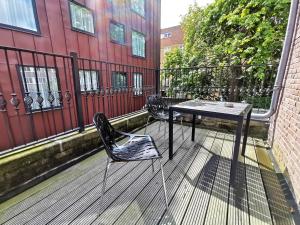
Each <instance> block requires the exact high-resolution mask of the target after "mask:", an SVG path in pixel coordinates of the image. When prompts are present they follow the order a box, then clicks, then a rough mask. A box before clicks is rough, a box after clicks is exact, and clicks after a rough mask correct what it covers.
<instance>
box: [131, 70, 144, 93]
mask: <svg viewBox="0 0 300 225" xmlns="http://www.w3.org/2000/svg"><path fill="white" fill-rule="evenodd" d="M133 87H134V94H135V95H142V94H143V74H141V73H134V74H133Z"/></svg>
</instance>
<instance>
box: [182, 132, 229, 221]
mask: <svg viewBox="0 0 300 225" xmlns="http://www.w3.org/2000/svg"><path fill="white" fill-rule="evenodd" d="M220 135H222V134H218V136H217V138H216V139H217V141H215V142H214V146H213V147H212V148H211V149H209V148H205V151H207V152H208V158H207V162H206V165H205V167H204V168H203V170H202V173H201V175H200V177H199V179H198V182H197V184H196V186H195V189H194V193H193V195H192V198H191V201H190V203H189V206H188V208H187V210H186V212H185V216H184V218H183V220H182V224H186V225H188V224H203V223H204V220H205V215H206V212H207V207H208V204H209V201H210V197H211V192H212V188H213V183H214V178H215V175H216V173H217V168H218V163H219V156H218V154H220V152H221V150H222V144H223V139H224V134H223V135H222V136H220ZM220 137H221V139H220Z"/></svg>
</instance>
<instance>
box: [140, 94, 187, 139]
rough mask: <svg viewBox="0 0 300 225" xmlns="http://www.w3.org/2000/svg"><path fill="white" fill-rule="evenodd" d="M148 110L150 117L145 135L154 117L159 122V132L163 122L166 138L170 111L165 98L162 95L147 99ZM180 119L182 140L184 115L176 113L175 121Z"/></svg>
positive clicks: (151, 96) (174, 114)
mask: <svg viewBox="0 0 300 225" xmlns="http://www.w3.org/2000/svg"><path fill="white" fill-rule="evenodd" d="M146 109H147V110H148V112H149V116H148V120H147V124H146V127H145V132H144V134H146V131H147V127H148V125H149V121H150V118H151V117H153V118H154V119H156V120H159V127H158V130H160V127H161V122H164V137H165V136H166V126H167V124H166V122H168V121H169V110H168V105H167V104H166V102H165V101H164V100H163V98H162V97H161V96H160V95H149V96H148V97H147V102H146ZM178 118H180V123H181V137H182V139H184V132H183V124H182V120H183V115H182V114H181V113H178V112H174V113H173V120H177V119H178Z"/></svg>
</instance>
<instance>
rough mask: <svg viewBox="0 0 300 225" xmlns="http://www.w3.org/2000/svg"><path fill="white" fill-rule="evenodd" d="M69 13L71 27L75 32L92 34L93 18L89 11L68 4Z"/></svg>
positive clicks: (79, 6)
mask: <svg viewBox="0 0 300 225" xmlns="http://www.w3.org/2000/svg"><path fill="white" fill-rule="evenodd" d="M70 13H71V22H72V27H73V28H74V29H76V30H80V31H84V32H87V33H90V34H94V33H95V30H94V18H93V13H92V11H91V10H89V9H87V8H85V7H83V6H81V5H79V4H77V3H75V2H70Z"/></svg>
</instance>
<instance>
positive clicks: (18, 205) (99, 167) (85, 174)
mask: <svg viewBox="0 0 300 225" xmlns="http://www.w3.org/2000/svg"><path fill="white" fill-rule="evenodd" d="M148 131H149V132H150V133H151V134H155V133H156V131H157V125H156V124H154V123H152V124H150V125H149V127H148ZM142 132H143V130H140V131H138V132H137V133H142ZM104 155H105V151H102V152H100V153H98V154H96V155H93V156H91V157H89V158H88V159H86V160H83V161H82V162H80V163H78V164H76V165H74V166H72V167H70V168H68V169H66V170H65V171H64V172H63V173H59V174H57V175H55V176H53V177H52V178H51V179H47V180H46V181H44V182H42V183H40V184H38V185H36V186H35V187H33V188H31V189H29V190H27V191H24V192H23V193H21V194H20V195H18V198H17V199H16V198H13V199H11V200H8V201H7V202H5V207H4V206H3V204H1V209H0V213H1V212H4V211H5V213H3V216H2V217H1V222H2V223H4V222H6V221H8V220H10V219H12V218H13V217H15V216H17V215H19V214H21V213H23V212H24V211H26V210H28V209H29V208H31V207H32V206H33V205H35V204H37V203H39V202H40V201H42V200H43V199H45V198H47V197H51V198H55V197H52V196H53V194H54V195H55V194H57V193H56V192H63V193H66V191H65V190H68V191H72V190H73V188H74V187H76V184H80V183H85V182H86V180H85V179H90V178H91V176H94V175H95V174H96V173H95V171H99V172H102V171H104V169H105V157H104ZM119 166H120V167H121V166H122V165H121V164H120V165H119ZM114 169H115V170H117V169H118V167H116V168H114ZM81 179H82V180H81ZM10 202H11V203H10Z"/></svg>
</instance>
